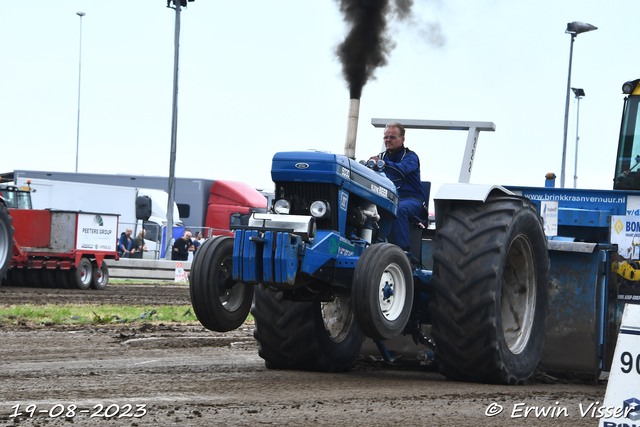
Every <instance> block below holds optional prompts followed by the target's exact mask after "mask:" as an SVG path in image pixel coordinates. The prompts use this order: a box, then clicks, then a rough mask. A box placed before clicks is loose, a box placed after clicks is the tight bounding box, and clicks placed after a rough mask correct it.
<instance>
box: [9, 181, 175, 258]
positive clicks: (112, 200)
mask: <svg viewBox="0 0 640 427" xmlns="http://www.w3.org/2000/svg"><path fill="white" fill-rule="evenodd" d="M14 180H15V183H16V185H17V186H18V187H21V188H30V190H31V200H32V205H33V208H34V209H59V210H71V211H85V212H102V213H110V214H117V215H119V227H118V228H119V233H122V232H123V231H124V230H126V229H127V228H131V229H132V231H133V236H132V238H133V237H135V236H136V235H137V234H138V231H139V230H140V229H142V228H144V229H145V231H146V235H145V242H146V244H147V251H146V252H144V253H143V257H144V258H149V259H157V258H158V256H159V254H160V250H161V247H162V246H161V243H162V239H163V229H164V228H165V227H166V224H167V213H166V210H167V201H168V196H167V193H166V192H164V191H161V190H156V189H147V188H135V187H119V186H113V185H100V184H88V183H79V182H70V181H56V180H49V179H39V178H32V177H28V176H24V175H21V176H19V177H17V178H16V177H14ZM140 203H148V204H149V205H150V206H151V215H150V216H149V217H148V218H145V219H144V220H140V219H138V217H139V216H140V215H138V213H137V212H136V211H137V209H138V205H139V204H140ZM173 218H174V226H175V227H182V226H183V224H182V222H181V221H180V216H179V213H178V208H177V206H174V212H173Z"/></svg>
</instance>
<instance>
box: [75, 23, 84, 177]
mask: <svg viewBox="0 0 640 427" xmlns="http://www.w3.org/2000/svg"><path fill="white" fill-rule="evenodd" d="M76 15H78V16H79V17H80V48H79V52H80V53H79V54H78V122H77V127H76V173H77V172H78V151H79V150H80V79H81V76H82V17H83V16H85V15H86V13H84V12H76Z"/></svg>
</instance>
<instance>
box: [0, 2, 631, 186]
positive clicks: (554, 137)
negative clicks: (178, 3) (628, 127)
mask: <svg viewBox="0 0 640 427" xmlns="http://www.w3.org/2000/svg"><path fill="white" fill-rule="evenodd" d="M78 11H82V12H85V13H86V16H84V18H82V61H81V63H82V74H81V104H80V150H79V168H78V171H79V172H97V173H126V174H144V175H164V176H166V175H168V173H169V156H170V142H171V108H172V84H173V59H174V24H175V12H174V11H173V10H172V9H169V8H167V7H166V0H158V1H151V0H136V1H127V2H123V1H105V0H59V1H50V0H21V1H12V2H6V4H4V5H3V13H2V14H1V15H0V36H1V38H2V40H3V43H2V48H1V50H0V51H1V52H2V61H1V64H2V66H1V67H0V109H1V110H0V142H1V144H2V155H1V156H0V172H10V171H13V170H15V169H36V170H54V171H74V170H75V158H76V126H77V114H78V71H79V70H78V68H79V67H78V65H79V45H80V18H79V16H78V15H76V12H78ZM636 12H637V2H634V1H632V0H627V1H617V0H611V1H609V2H603V1H602V0H597V1H595V0H593V1H592V0H573V1H557V0H541V1H536V2H531V1H527V2H525V1H516V0H474V1H468V0H449V1H444V0H429V1H421V0H415V5H414V7H413V18H412V20H411V21H410V22H402V23H399V22H396V21H391V22H390V34H391V35H392V37H393V39H394V41H395V43H396V47H395V49H394V50H393V51H392V52H391V54H390V55H389V57H388V65H387V66H385V67H383V68H380V69H378V70H377V71H376V73H375V76H376V79H375V80H374V81H371V82H369V83H368V84H367V85H366V86H365V87H364V90H363V94H362V100H361V109H360V117H361V119H360V123H359V126H358V142H357V148H356V157H357V158H358V159H368V158H369V157H370V156H371V155H373V154H376V153H377V152H378V151H380V148H381V145H382V130H381V129H376V128H374V127H373V126H371V118H374V117H375V118H397V119H435V120H469V121H490V122H494V123H495V124H496V132H495V133H482V134H481V135H480V139H479V145H478V149H477V155H476V160H475V164H474V169H473V172H472V175H471V182H472V183H487V184H488V183H496V184H517V185H529V186H542V185H543V184H544V176H545V174H546V173H547V172H555V173H556V174H557V175H558V177H559V176H560V171H561V157H562V141H563V124H564V108H565V95H566V85H567V72H568V65H569V47H570V36H569V35H568V34H565V32H564V31H565V29H566V26H567V23H568V22H571V21H583V22H588V23H590V24H593V25H595V26H597V27H598V30H597V31H593V32H589V33H585V34H581V35H579V36H578V37H577V38H576V42H575V45H574V58H573V73H572V82H571V83H572V86H574V87H579V88H583V89H584V90H585V92H586V97H585V98H584V99H582V101H581V102H580V129H579V134H580V148H579V163H578V177H579V178H578V187H579V188H604V189H606V188H611V187H612V185H611V183H612V178H613V172H614V166H615V156H616V146H617V139H618V132H619V126H620V114H621V111H622V102H623V96H622V94H621V89H620V88H621V86H622V84H623V83H624V82H625V81H627V80H632V79H636V78H640V66H639V64H638V61H639V59H638V56H637V55H634V52H635V50H636V46H637V38H638V32H637V30H635V29H634V28H635V27H636V25H637V23H636V20H637V18H636V15H637V13H636ZM181 16H182V31H181V45H180V77H179V79H180V80H179V120H178V138H177V141H178V145H177V163H176V176H179V177H196V178H208V179H228V180H238V181H245V182H247V183H249V184H250V185H252V186H254V187H258V188H267V189H268V188H272V186H273V185H272V182H271V177H270V166H271V158H272V156H273V154H274V153H275V152H277V151H290V150H299V149H301V150H306V149H317V150H323V151H331V152H333V153H339V154H342V153H343V152H344V142H345V135H346V128H347V113H348V104H349V91H348V88H347V86H346V84H345V82H344V79H343V77H342V75H341V65H340V63H339V61H338V60H337V58H336V55H335V50H336V47H337V45H338V44H339V43H340V42H341V41H342V40H343V38H344V37H345V34H346V31H347V28H346V25H345V23H344V22H343V20H342V16H341V14H340V11H339V8H338V5H337V3H336V2H335V1H333V0H272V1H264V0H246V1H226V2H222V1H216V0H209V1H206V0H196V1H194V2H192V3H189V4H188V8H187V9H185V10H183V13H182V14H181ZM569 119H570V122H569V135H568V151H567V160H568V161H567V169H566V185H567V186H573V175H574V167H573V165H574V147H575V137H576V101H575V98H574V97H573V95H572V97H571V103H570V117H569ZM465 141H466V134H465V133H464V132H460V131H456V132H454V131H424V130H410V131H408V133H407V137H406V145H407V146H408V147H409V148H411V149H412V150H414V151H416V152H417V153H418V154H419V156H420V158H421V163H422V177H423V180H431V181H433V185H434V191H435V190H437V188H438V187H439V185H440V184H442V183H444V182H456V181H457V179H458V174H459V170H460V164H461V158H462V153H463V148H464V144H465ZM558 182H559V180H558ZM432 196H433V193H432Z"/></svg>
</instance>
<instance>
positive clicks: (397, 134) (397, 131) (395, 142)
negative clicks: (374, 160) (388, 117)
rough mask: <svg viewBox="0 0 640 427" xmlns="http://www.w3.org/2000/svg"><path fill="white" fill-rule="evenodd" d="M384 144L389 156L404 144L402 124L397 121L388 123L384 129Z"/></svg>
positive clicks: (397, 151)
mask: <svg viewBox="0 0 640 427" xmlns="http://www.w3.org/2000/svg"><path fill="white" fill-rule="evenodd" d="M384 146H385V147H386V148H387V153H388V154H389V155H390V156H394V155H396V154H398V153H399V152H400V150H401V149H402V147H403V146H404V126H402V125H401V124H400V123H397V122H391V123H388V124H387V127H385V129H384Z"/></svg>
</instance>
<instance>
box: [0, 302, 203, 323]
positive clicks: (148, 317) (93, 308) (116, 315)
mask: <svg viewBox="0 0 640 427" xmlns="http://www.w3.org/2000/svg"><path fill="white" fill-rule="evenodd" d="M20 320H22V321H24V320H28V321H31V322H35V323H45V324H77V323H99V324H105V323H131V322H197V321H198V319H197V318H196V316H195V314H194V313H193V308H192V307H191V306H190V305H161V306H126V305H114V304H100V305H93V304H64V305H56V304H44V305H37V304H21V305H11V306H5V307H0V323H8V324H13V323H17V322H19V321H20Z"/></svg>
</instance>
